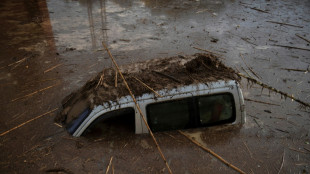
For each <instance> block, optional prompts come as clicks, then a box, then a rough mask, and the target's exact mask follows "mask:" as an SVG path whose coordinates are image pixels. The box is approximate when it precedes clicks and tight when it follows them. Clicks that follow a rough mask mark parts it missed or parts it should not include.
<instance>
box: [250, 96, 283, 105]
mask: <svg viewBox="0 0 310 174" xmlns="http://www.w3.org/2000/svg"><path fill="white" fill-rule="evenodd" d="M244 100H246V101H251V102H256V103H262V104H266V105H274V106H281V105H278V104H273V103H268V102H263V101H258V100H253V99H249V98H244Z"/></svg>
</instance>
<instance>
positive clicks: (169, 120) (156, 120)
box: [146, 99, 190, 132]
mask: <svg viewBox="0 0 310 174" xmlns="http://www.w3.org/2000/svg"><path fill="white" fill-rule="evenodd" d="M146 110H147V118H148V124H149V126H150V128H151V130H152V131H154V132H157V131H166V130H176V129H186V128H188V127H189V124H190V106H189V102H188V99H183V100H174V101H169V102H162V103H154V104H150V105H148V106H147V108H146Z"/></svg>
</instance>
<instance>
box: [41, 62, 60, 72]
mask: <svg viewBox="0 0 310 174" xmlns="http://www.w3.org/2000/svg"><path fill="white" fill-rule="evenodd" d="M61 65H62V64H58V65H55V66H53V67H51V68H49V69H47V70H45V71H44V74H45V73H47V72H49V71H52V70H53V69H55V68H57V67H59V66H61Z"/></svg>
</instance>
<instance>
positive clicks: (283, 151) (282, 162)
mask: <svg viewBox="0 0 310 174" xmlns="http://www.w3.org/2000/svg"><path fill="white" fill-rule="evenodd" d="M284 155H285V151H283V155H282V162H281V166H280V169H279V171H278V174H279V173H280V172H281V170H282V167H283V164H284Z"/></svg>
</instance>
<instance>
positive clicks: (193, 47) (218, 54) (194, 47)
mask: <svg viewBox="0 0 310 174" xmlns="http://www.w3.org/2000/svg"><path fill="white" fill-rule="evenodd" d="M192 48H195V49H196V50H200V51H205V52H208V53H210V54H214V55H218V56H220V57H222V56H223V55H221V54H219V53H215V52H212V51H209V50H206V49H202V48H198V47H192Z"/></svg>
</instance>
